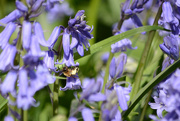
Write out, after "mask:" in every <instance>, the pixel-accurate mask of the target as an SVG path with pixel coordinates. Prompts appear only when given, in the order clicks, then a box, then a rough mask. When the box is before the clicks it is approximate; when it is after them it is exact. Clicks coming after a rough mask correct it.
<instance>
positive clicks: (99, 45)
mask: <svg viewBox="0 0 180 121" xmlns="http://www.w3.org/2000/svg"><path fill="white" fill-rule="evenodd" d="M152 30H165V31H169V30H167V29H164V28H163V27H160V26H143V27H139V28H135V29H131V30H129V31H126V32H123V33H121V34H118V35H115V36H111V37H109V38H107V39H104V40H102V41H100V42H98V43H96V44H93V45H92V46H91V47H90V50H88V51H86V50H85V54H84V57H85V56H87V55H89V54H93V53H95V52H98V51H100V50H102V49H107V48H110V46H111V44H114V43H115V42H118V41H120V40H122V39H124V38H128V37H130V36H133V35H136V34H140V33H142V32H148V31H152ZM80 58H82V57H80V56H78V57H77V56H75V57H74V60H77V59H80Z"/></svg>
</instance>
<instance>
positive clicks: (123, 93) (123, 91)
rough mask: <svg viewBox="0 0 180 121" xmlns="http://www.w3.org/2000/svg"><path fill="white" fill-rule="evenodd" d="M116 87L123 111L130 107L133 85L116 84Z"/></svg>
mask: <svg viewBox="0 0 180 121" xmlns="http://www.w3.org/2000/svg"><path fill="white" fill-rule="evenodd" d="M114 89H115V90H116V93H117V97H118V102H119V106H120V107H121V109H122V110H123V111H125V110H127V109H128V105H127V102H128V100H129V99H130V98H129V95H128V94H129V93H130V92H131V87H130V86H129V87H128V88H124V87H121V86H119V85H116V86H114Z"/></svg>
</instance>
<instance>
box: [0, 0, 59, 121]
mask: <svg viewBox="0 0 180 121" xmlns="http://www.w3.org/2000/svg"><path fill="white" fill-rule="evenodd" d="M49 2H50V3H51V4H52V5H53V4H55V3H57V2H58V1H55V0H48V1H44V0H26V4H27V6H26V5H25V4H24V3H22V2H21V1H18V0H17V1H16V9H15V10H14V11H12V12H11V13H10V14H9V15H7V16H6V17H4V18H2V19H0V24H1V26H4V27H5V28H4V30H3V31H2V32H1V33H0V43H1V44H0V49H1V54H0V62H1V64H0V70H1V71H2V72H7V76H6V77H5V79H4V80H3V81H2V82H1V84H0V92H1V93H2V95H9V94H11V95H12V96H13V97H15V98H16V101H15V102H14V103H13V104H14V105H16V106H17V107H18V108H21V109H23V110H27V109H29V108H30V107H31V106H38V103H37V102H36V100H35V99H34V98H33V96H34V94H35V93H36V92H37V91H39V90H40V89H42V88H44V87H45V86H47V85H48V84H52V83H54V81H55V78H54V77H53V76H52V75H51V73H50V70H54V69H55V68H54V64H53V63H54V54H53V52H52V48H53V46H54V44H55V42H56V40H57V38H58V37H59V34H60V31H61V29H60V27H55V29H54V30H53V32H52V34H51V36H50V38H49V39H48V41H46V40H45V39H44V35H43V30H42V28H41V25H40V24H39V23H38V22H36V21H32V20H31V18H33V17H37V16H39V15H40V14H41V13H42V8H44V7H47V6H48V5H49V4H50V3H49ZM20 19H21V20H22V22H21V21H20ZM13 33H17V36H16V37H15V38H14V40H13V41H12V40H11V39H10V38H12V34H13ZM40 46H45V47H48V48H49V51H48V52H45V51H42V50H41V49H40ZM17 58H18V60H21V61H20V63H18V62H19V61H18V62H17ZM41 58H44V60H42V59H41ZM10 102H12V101H11V100H10ZM7 118H9V117H7ZM9 120H10V119H9Z"/></svg>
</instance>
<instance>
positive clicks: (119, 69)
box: [109, 53, 127, 79]
mask: <svg viewBox="0 0 180 121" xmlns="http://www.w3.org/2000/svg"><path fill="white" fill-rule="evenodd" d="M126 62H127V55H126V54H124V53H121V54H120V56H119V57H118V58H117V59H115V57H113V58H112V60H111V63H110V67H109V75H110V77H111V78H112V79H115V78H119V77H121V75H122V73H123V70H124V65H125V64H126Z"/></svg>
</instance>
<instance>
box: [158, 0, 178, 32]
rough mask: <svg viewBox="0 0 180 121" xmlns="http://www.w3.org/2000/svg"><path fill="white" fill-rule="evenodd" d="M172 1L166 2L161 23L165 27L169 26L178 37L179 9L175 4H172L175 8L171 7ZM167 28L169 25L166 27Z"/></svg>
mask: <svg viewBox="0 0 180 121" xmlns="http://www.w3.org/2000/svg"><path fill="white" fill-rule="evenodd" d="M170 2H171V1H165V2H164V3H163V6H162V15H161V16H162V17H161V19H160V20H159V21H161V22H159V23H160V25H161V26H165V25H166V24H169V27H170V29H171V30H172V33H173V34H175V35H177V34H179V20H178V19H180V18H179V17H178V14H179V13H178V9H177V8H178V7H177V6H176V5H175V3H174V2H171V3H172V4H173V6H174V7H173V8H172V6H171V3H170ZM166 26H167V25H166Z"/></svg>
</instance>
